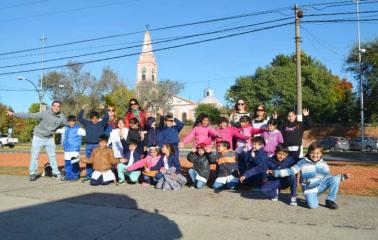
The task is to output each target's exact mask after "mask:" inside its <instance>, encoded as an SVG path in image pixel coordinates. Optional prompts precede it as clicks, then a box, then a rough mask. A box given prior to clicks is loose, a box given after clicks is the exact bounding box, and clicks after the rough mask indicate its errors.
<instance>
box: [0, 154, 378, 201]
mask: <svg viewBox="0 0 378 240" xmlns="http://www.w3.org/2000/svg"><path fill="white" fill-rule="evenodd" d="M81 157H82V158H84V156H81ZM29 161H30V154H29V153H0V174H12V175H28V166H29ZM57 161H58V165H59V167H60V168H63V166H64V159H63V154H59V153H58V154H57ZM180 161H181V164H182V166H183V168H184V171H185V169H187V168H189V167H191V163H190V162H188V161H187V160H185V159H181V160H180ZM47 162H48V159H47V155H46V154H40V158H39V166H40V171H42V166H43V165H44V164H45V163H47ZM329 165H330V168H331V171H332V173H333V174H338V173H351V174H352V175H353V177H352V179H351V180H350V181H346V182H343V183H341V186H340V193H342V194H351V195H364V196H378V164H364V163H355V162H353V163H350V162H338V161H337V162H336V161H329ZM81 167H82V168H84V167H85V166H84V164H81ZM211 170H212V173H214V171H215V165H213V166H211ZM83 174H84V171H82V175H83Z"/></svg>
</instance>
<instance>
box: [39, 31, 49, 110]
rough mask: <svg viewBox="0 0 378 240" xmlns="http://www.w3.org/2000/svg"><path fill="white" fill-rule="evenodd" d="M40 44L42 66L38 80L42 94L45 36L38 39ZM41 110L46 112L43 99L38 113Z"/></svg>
mask: <svg viewBox="0 0 378 240" xmlns="http://www.w3.org/2000/svg"><path fill="white" fill-rule="evenodd" d="M40 40H41V42H42V46H41V65H42V73H41V79H40V84H39V85H40V89H39V91H40V93H41V94H43V78H44V75H45V56H44V55H45V52H44V51H45V43H46V40H47V38H46V37H45V35H42V38H41V39H40ZM42 110H46V105H45V103H44V102H43V99H41V101H40V105H39V111H42Z"/></svg>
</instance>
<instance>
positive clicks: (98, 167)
mask: <svg viewBox="0 0 378 240" xmlns="http://www.w3.org/2000/svg"><path fill="white" fill-rule="evenodd" d="M107 144H108V136H107V135H105V134H103V135H101V136H100V137H99V145H98V147H96V148H95V149H94V150H93V151H92V154H91V157H90V159H83V160H81V161H82V162H84V163H89V164H93V169H94V172H93V174H92V176H91V180H90V184H91V185H92V186H98V185H108V184H110V183H112V182H114V181H115V175H114V173H113V172H112V170H111V168H112V165H115V164H117V159H116V158H114V155H113V151H112V150H111V149H110V148H108V147H107Z"/></svg>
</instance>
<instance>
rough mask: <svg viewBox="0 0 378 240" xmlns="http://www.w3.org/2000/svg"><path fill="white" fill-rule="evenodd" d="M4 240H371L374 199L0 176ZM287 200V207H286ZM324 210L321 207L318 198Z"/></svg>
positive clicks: (377, 213) (376, 214)
mask: <svg viewBox="0 0 378 240" xmlns="http://www.w3.org/2000/svg"><path fill="white" fill-rule="evenodd" d="M0 182H2V183H3V184H1V185H0V224H1V227H0V236H1V239H117V238H124V239H252V238H253V239H357V238H359V239H376V236H377V235H378V198H376V197H356V196H353V197H352V196H339V198H338V201H337V202H338V204H339V205H340V209H338V210H336V211H335V210H329V209H326V208H324V207H320V208H319V209H315V210H310V209H307V208H305V207H303V205H304V204H305V203H304V202H303V201H299V203H300V205H302V206H298V207H291V206H288V205H287V203H285V202H282V201H279V202H271V201H269V200H265V199H262V196H261V195H260V194H259V193H256V192H250V191H240V192H233V191H223V192H220V193H214V192H213V190H212V189H203V190H196V189H190V188H184V189H182V190H179V191H161V190H155V189H153V188H152V187H142V186H141V185H139V184H138V185H127V184H126V185H120V186H116V185H111V186H106V187H91V186H89V185H88V184H83V183H81V182H74V183H71V182H61V181H58V180H53V179H49V178H40V179H38V180H37V181H36V182H29V181H28V179H27V177H23V176H6V175H0ZM288 198H289V197H288V196H285V198H284V199H283V200H284V201H286V202H287V201H288ZM321 203H324V197H322V201H321Z"/></svg>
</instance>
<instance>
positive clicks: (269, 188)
mask: <svg viewBox="0 0 378 240" xmlns="http://www.w3.org/2000/svg"><path fill="white" fill-rule="evenodd" d="M288 187H290V193H291V196H292V197H296V196H297V179H296V177H295V176H289V177H284V178H272V179H267V181H266V182H264V184H263V185H262V186H261V192H262V193H263V194H264V195H265V196H267V197H268V198H274V197H277V190H281V189H286V188H288Z"/></svg>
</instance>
